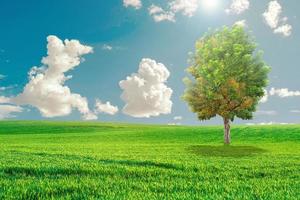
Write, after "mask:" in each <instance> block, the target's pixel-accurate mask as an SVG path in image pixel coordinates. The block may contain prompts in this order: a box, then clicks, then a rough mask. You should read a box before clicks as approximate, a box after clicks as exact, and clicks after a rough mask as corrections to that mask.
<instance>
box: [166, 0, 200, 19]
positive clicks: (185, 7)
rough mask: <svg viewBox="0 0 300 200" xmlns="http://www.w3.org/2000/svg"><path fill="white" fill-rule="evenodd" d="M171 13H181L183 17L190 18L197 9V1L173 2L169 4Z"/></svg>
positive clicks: (182, 0)
mask: <svg viewBox="0 0 300 200" xmlns="http://www.w3.org/2000/svg"><path fill="white" fill-rule="evenodd" d="M169 5H170V9H171V11H172V12H174V13H177V12H181V13H182V14H183V15H186V16H189V17H192V16H193V15H194V13H195V12H196V11H197V9H198V5H199V1H198V0H174V1H171V2H170V4H169Z"/></svg>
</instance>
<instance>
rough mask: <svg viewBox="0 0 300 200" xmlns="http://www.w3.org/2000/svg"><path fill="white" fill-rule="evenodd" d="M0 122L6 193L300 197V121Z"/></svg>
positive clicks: (1, 194) (0, 169) (1, 179)
mask: <svg viewBox="0 0 300 200" xmlns="http://www.w3.org/2000/svg"><path fill="white" fill-rule="evenodd" d="M222 131H223V129H222V127H217V126H216V127H202V126H201V127H181V126H178V127H177V126H149V125H126V124H108V123H81V122H21V121H2V122H0V199H51V198H55V199H299V198H300V125H289V126H249V127H247V126H234V127H233V129H232V145H231V146H230V147H226V146H225V147H224V146H223V143H222V142H223V136H222V134H223V132H222Z"/></svg>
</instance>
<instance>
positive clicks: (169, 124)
mask: <svg viewBox="0 0 300 200" xmlns="http://www.w3.org/2000/svg"><path fill="white" fill-rule="evenodd" d="M180 125H181V123H168V126H180Z"/></svg>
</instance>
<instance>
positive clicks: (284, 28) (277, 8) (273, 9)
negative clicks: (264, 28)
mask: <svg viewBox="0 0 300 200" xmlns="http://www.w3.org/2000/svg"><path fill="white" fill-rule="evenodd" d="M281 13H282V7H281V5H280V4H279V3H278V2H277V1H276V0H275V1H271V2H270V3H269V5H268V8H267V10H266V11H265V12H264V13H263V17H264V19H265V22H266V23H267V25H268V26H269V27H270V28H271V29H273V31H274V33H279V34H282V35H283V36H285V37H288V36H290V35H291V34H292V26H291V25H289V24H286V22H287V17H281Z"/></svg>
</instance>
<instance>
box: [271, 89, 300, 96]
mask: <svg viewBox="0 0 300 200" xmlns="http://www.w3.org/2000/svg"><path fill="white" fill-rule="evenodd" d="M269 94H270V95H271V96H279V97H281V98H286V97H295V96H300V91H290V90H289V89H287V88H282V89H275V88H271V90H270V92H269Z"/></svg>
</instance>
